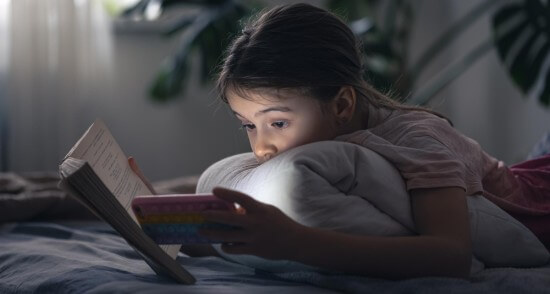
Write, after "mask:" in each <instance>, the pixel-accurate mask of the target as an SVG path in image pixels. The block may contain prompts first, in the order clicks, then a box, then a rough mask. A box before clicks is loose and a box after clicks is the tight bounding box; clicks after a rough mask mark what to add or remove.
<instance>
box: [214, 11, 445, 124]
mask: <svg viewBox="0 0 550 294" xmlns="http://www.w3.org/2000/svg"><path fill="white" fill-rule="evenodd" d="M360 48H361V47H360V43H359V41H358V40H357V38H356V37H355V35H354V34H353V32H352V31H351V29H350V28H349V27H348V26H347V25H346V24H345V23H344V22H343V21H342V20H341V19H340V18H338V17H337V16H336V15H334V14H332V13H331V12H328V11H326V10H324V9H321V8H318V7H315V6H312V5H309V4H302V3H300V4H292V5H283V6H277V7H275V8H272V9H270V10H269V11H267V12H265V13H263V14H259V17H257V18H256V19H253V20H252V21H250V22H249V23H248V24H247V25H246V26H245V27H244V29H243V30H242V34H241V35H239V36H237V37H236V38H235V39H234V40H233V42H232V43H231V45H230V47H229V48H228V51H227V53H226V57H225V60H224V63H223V65H222V68H221V70H220V73H219V77H218V81H217V85H216V88H217V90H218V93H219V95H220V97H221V99H222V100H223V101H224V102H226V103H227V96H226V94H227V91H228V90H231V91H237V92H238V93H239V92H240V93H245V92H246V90H253V89H258V88H271V89H294V90H299V91H301V92H302V93H304V94H305V95H308V96H310V97H312V98H315V99H317V100H319V101H322V102H328V101H331V100H332V99H333V98H334V97H335V96H336V94H337V93H338V91H339V90H340V89H341V87H342V86H352V87H353V88H354V89H355V91H356V92H357V95H358V105H359V106H360V107H361V110H362V111H366V109H367V106H368V105H369V104H370V105H373V106H375V107H377V108H379V107H387V108H391V109H411V110H425V111H428V112H431V113H434V112H432V111H430V110H427V109H424V108H421V107H414V106H407V105H403V104H400V103H398V102H397V101H395V100H393V99H391V98H389V97H388V96H386V95H384V94H382V93H380V92H379V91H377V90H376V89H374V88H373V87H372V86H371V85H370V84H368V83H367V82H366V81H365V80H364V79H363V70H364V68H363V63H362V58H361V56H362V54H361V49H360ZM243 96H245V95H243ZM434 114H436V115H438V116H441V115H439V114H437V113H434Z"/></svg>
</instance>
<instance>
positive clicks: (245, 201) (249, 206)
mask: <svg viewBox="0 0 550 294" xmlns="http://www.w3.org/2000/svg"><path fill="white" fill-rule="evenodd" d="M212 193H213V194H214V195H216V196H217V197H219V198H222V199H224V200H227V201H230V202H236V203H238V204H239V205H241V206H242V207H243V208H244V209H245V210H246V211H247V212H254V211H258V210H259V209H260V207H261V202H258V201H256V200H255V199H254V198H252V197H250V196H248V195H246V194H244V193H241V192H239V191H235V190H230V189H226V188H222V187H215V188H214V189H213V190H212Z"/></svg>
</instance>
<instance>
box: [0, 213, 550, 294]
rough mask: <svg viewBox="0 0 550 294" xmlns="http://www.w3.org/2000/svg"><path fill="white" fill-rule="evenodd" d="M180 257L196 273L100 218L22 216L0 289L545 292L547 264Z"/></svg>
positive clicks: (8, 238)
mask: <svg viewBox="0 0 550 294" xmlns="http://www.w3.org/2000/svg"><path fill="white" fill-rule="evenodd" d="M178 261H179V262H180V263H181V264H182V265H184V267H185V268H186V269H188V270H189V271H190V272H191V273H192V274H193V275H194V276H195V277H196V278H197V283H196V284H195V285H191V286H189V285H180V284H175V283H173V282H172V281H170V280H168V279H165V278H162V277H159V276H157V275H155V273H154V272H153V271H152V270H151V269H150V268H149V267H148V266H147V264H146V263H145V262H144V261H143V260H142V259H141V258H140V257H139V255H137V254H136V253H135V252H134V251H133V249H132V248H131V247H129V246H128V244H127V243H126V242H125V241H124V240H123V239H122V238H121V237H120V236H119V235H118V234H117V233H116V232H115V231H114V230H113V229H111V227H109V226H108V225H107V224H105V223H101V222H65V223H48V222H26V223H13V224H4V225H1V226H0V293H33V292H38V293H176V292H177V293H181V292H185V293H335V292H351V293H410V292H411V291H412V292H414V293H446V294H451V293H480V292H484V293H487V292H494V293H550V265H548V266H546V267H541V268H533V269H511V268H501V269H488V270H484V271H482V272H481V273H479V274H477V275H475V276H474V277H472V279H471V281H464V280H459V279H446V278H422V279H411V280H404V281H387V280H380V279H371V278H365V277H355V276H337V275H332V276H328V275H324V274H320V273H316V272H293V273H285V274H277V275H275V274H270V273H265V272H260V271H255V270H254V269H252V268H250V267H247V266H243V265H240V264H235V263H232V262H228V261H226V260H223V259H221V258H218V257H201V258H197V257H194V258H191V257H188V256H185V255H183V254H180V256H179V257H178Z"/></svg>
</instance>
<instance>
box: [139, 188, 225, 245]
mask: <svg viewBox="0 0 550 294" xmlns="http://www.w3.org/2000/svg"><path fill="white" fill-rule="evenodd" d="M132 210H133V211H134V214H135V215H136V218H137V220H138V222H139V224H140V225H141V228H142V229H143V231H144V232H145V234H146V235H148V236H149V237H150V238H151V239H153V241H155V242H156V243H157V244H201V243H220V242H219V241H216V240H210V239H207V238H204V237H202V236H200V235H198V234H197V231H198V230H199V229H200V228H211V229H221V230H234V229H235V227H233V226H229V225H225V224H219V223H213V222H206V221H205V220H204V218H203V217H202V216H200V215H199V214H198V212H200V211H204V210H228V211H234V210H235V207H234V206H233V205H232V204H231V203H229V202H227V201H224V200H221V199H219V198H217V197H216V196H214V195H210V194H204V195H200V194H171V195H147V196H137V197H136V198H134V200H133V201H132Z"/></svg>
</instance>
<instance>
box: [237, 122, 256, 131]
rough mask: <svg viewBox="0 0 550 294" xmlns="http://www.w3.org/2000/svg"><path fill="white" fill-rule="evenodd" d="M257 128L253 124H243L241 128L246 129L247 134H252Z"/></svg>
mask: <svg viewBox="0 0 550 294" xmlns="http://www.w3.org/2000/svg"><path fill="white" fill-rule="evenodd" d="M255 128H256V126H255V125H253V124H242V126H241V129H245V130H246V131H247V132H250V131H252V130H253V129H255Z"/></svg>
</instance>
